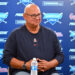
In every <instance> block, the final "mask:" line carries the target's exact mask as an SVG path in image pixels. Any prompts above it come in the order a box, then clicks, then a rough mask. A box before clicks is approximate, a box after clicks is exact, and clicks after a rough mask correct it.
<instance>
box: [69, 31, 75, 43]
mask: <svg viewBox="0 0 75 75" xmlns="http://www.w3.org/2000/svg"><path fill="white" fill-rule="evenodd" d="M69 32H70V37H71V38H72V39H71V40H70V41H71V42H72V41H75V31H72V30H70V31H69Z"/></svg>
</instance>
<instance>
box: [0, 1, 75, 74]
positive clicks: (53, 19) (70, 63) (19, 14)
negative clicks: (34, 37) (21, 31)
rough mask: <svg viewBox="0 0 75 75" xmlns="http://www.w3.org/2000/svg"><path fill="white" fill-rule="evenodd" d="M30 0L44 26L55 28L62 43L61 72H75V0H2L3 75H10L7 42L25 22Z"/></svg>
mask: <svg viewBox="0 0 75 75" xmlns="http://www.w3.org/2000/svg"><path fill="white" fill-rule="evenodd" d="M30 3H35V4H37V5H38V6H39V7H40V9H41V12H42V22H41V25H43V26H45V27H47V28H51V29H53V30H54V31H55V33H56V35H57V37H58V39H59V42H60V43H61V45H62V51H63V52H64V55H65V60H64V62H63V64H61V65H59V66H58V67H56V69H57V70H58V71H59V73H60V75H75V0H0V75H7V74H8V66H7V65H5V64H3V62H2V57H3V48H4V44H5V42H6V40H7V38H8V36H9V34H10V33H11V31H12V30H13V29H14V28H17V27H20V26H21V25H24V24H25V20H24V19H23V12H24V8H25V7H26V5H27V4H30ZM11 43H12V42H11Z"/></svg>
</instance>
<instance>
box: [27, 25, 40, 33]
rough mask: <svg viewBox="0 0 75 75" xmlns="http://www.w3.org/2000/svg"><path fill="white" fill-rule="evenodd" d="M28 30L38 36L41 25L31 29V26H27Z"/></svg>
mask: <svg viewBox="0 0 75 75" xmlns="http://www.w3.org/2000/svg"><path fill="white" fill-rule="evenodd" d="M26 28H27V30H28V31H29V32H31V33H33V34H37V33H38V32H39V29H40V25H38V26H36V27H31V26H29V25H27V24H26Z"/></svg>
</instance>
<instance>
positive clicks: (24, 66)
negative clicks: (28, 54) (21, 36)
mask: <svg viewBox="0 0 75 75" xmlns="http://www.w3.org/2000/svg"><path fill="white" fill-rule="evenodd" d="M22 68H23V69H24V70H26V65H25V62H24V64H23V66H22Z"/></svg>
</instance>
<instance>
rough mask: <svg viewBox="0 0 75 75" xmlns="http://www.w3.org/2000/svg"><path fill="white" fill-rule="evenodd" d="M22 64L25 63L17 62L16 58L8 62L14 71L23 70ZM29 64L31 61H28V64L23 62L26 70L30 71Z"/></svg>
mask: <svg viewBox="0 0 75 75" xmlns="http://www.w3.org/2000/svg"><path fill="white" fill-rule="evenodd" d="M24 62H25V61H21V60H18V59H16V58H12V59H11V61H10V66H11V67H12V68H15V69H23V64H24ZM31 62H32V59H31V60H29V61H28V62H25V65H26V69H27V70H31Z"/></svg>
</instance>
